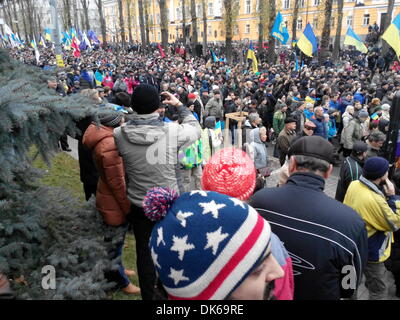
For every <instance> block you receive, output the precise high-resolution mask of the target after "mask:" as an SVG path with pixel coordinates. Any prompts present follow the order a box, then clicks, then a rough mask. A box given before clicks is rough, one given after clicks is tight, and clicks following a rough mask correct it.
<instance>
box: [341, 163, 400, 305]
mask: <svg viewBox="0 0 400 320" xmlns="http://www.w3.org/2000/svg"><path fill="white" fill-rule="evenodd" d="M388 170H389V162H388V161H387V160H386V159H384V158H380V157H372V158H369V159H367V160H366V161H365V164H364V167H363V172H362V176H361V177H360V178H359V180H358V181H353V182H352V183H351V184H350V186H349V188H348V190H347V192H346V196H345V198H344V202H343V203H344V204H346V205H348V206H349V207H351V208H353V209H354V210H356V211H357V212H358V214H359V215H360V216H361V217H362V218H363V220H364V221H365V224H366V230H367V232H368V263H367V266H366V268H365V277H366V287H367V288H368V290H369V299H370V300H386V299H387V289H388V288H387V286H386V283H385V279H384V275H385V271H386V268H385V265H384V263H383V262H384V261H386V260H387V259H388V258H389V256H390V249H391V243H392V241H393V235H392V233H393V231H397V230H398V229H399V228H400V204H399V202H398V201H396V200H398V198H396V196H395V188H394V185H393V183H392V182H391V181H390V180H389V179H388Z"/></svg>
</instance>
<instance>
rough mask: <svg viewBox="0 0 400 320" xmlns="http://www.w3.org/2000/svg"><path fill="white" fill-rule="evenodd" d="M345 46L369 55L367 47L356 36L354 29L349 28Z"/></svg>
mask: <svg viewBox="0 0 400 320" xmlns="http://www.w3.org/2000/svg"><path fill="white" fill-rule="evenodd" d="M344 44H346V45H348V46H355V47H356V49H357V50H358V51H360V52H362V53H367V52H368V48H367V47H366V46H365V44H364V42H362V41H361V39H360V38H359V37H358V35H356V33H355V32H354V31H353V29H352V28H351V27H350V26H349V28H348V29H347V33H346V37H345V38H344Z"/></svg>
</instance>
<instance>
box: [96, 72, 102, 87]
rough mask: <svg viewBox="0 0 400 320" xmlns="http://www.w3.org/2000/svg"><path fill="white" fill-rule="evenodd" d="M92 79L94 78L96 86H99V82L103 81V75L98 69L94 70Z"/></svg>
mask: <svg viewBox="0 0 400 320" xmlns="http://www.w3.org/2000/svg"><path fill="white" fill-rule="evenodd" d="M94 79H95V81H96V85H97V86H98V87H100V86H101V83H102V82H103V79H104V76H103V74H101V73H100V72H99V71H96V72H95V73H94Z"/></svg>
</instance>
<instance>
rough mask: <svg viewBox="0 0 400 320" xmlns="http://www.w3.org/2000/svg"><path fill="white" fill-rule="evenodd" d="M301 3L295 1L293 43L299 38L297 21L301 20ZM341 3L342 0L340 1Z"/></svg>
mask: <svg viewBox="0 0 400 320" xmlns="http://www.w3.org/2000/svg"><path fill="white" fill-rule="evenodd" d="M299 1H300V0H294V9H293V20H292V41H293V40H296V37H297V34H296V33H297V19H298V18H299ZM338 1H341V0H338Z"/></svg>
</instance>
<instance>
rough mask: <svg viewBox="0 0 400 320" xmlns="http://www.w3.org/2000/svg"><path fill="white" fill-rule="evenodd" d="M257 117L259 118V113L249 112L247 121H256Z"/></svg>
mask: <svg viewBox="0 0 400 320" xmlns="http://www.w3.org/2000/svg"><path fill="white" fill-rule="evenodd" d="M258 118H260V116H259V114H258V113H257V112H254V113H250V114H249V122H250V123H252V122H254V121H256V120H257V119H258Z"/></svg>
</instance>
